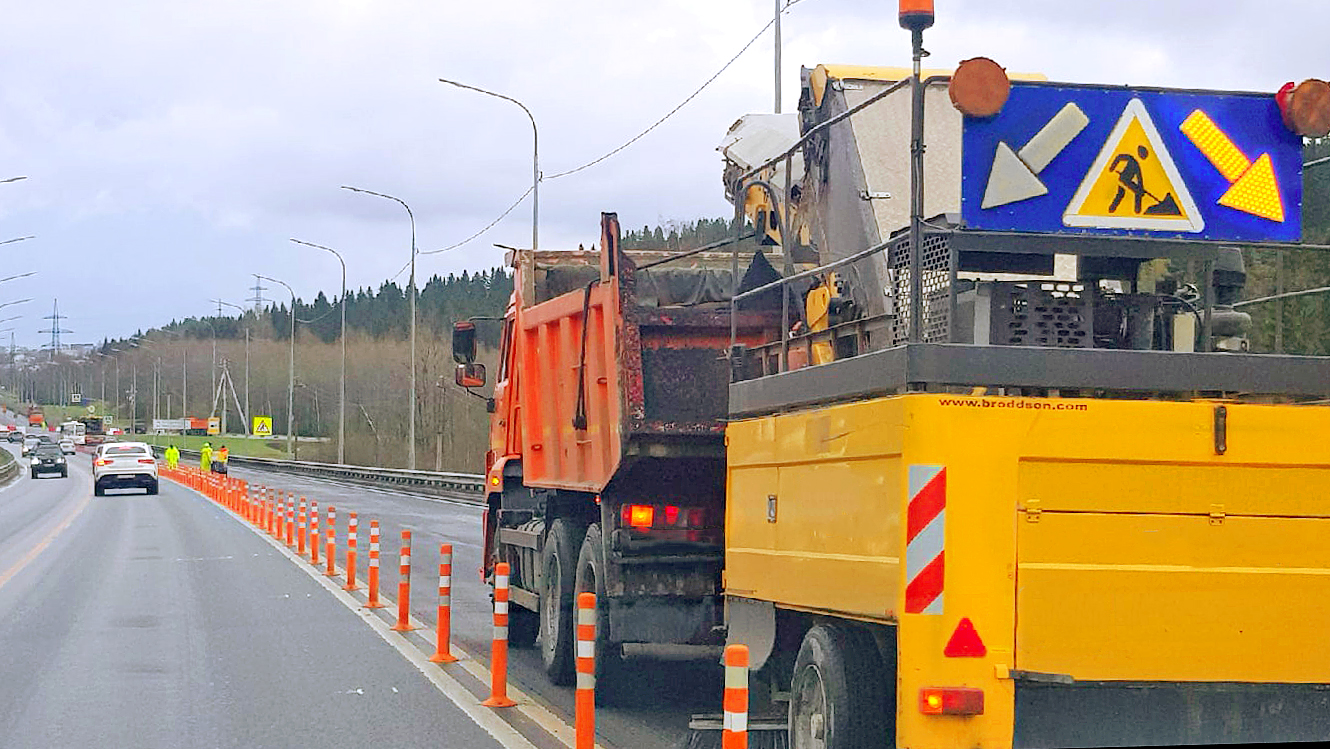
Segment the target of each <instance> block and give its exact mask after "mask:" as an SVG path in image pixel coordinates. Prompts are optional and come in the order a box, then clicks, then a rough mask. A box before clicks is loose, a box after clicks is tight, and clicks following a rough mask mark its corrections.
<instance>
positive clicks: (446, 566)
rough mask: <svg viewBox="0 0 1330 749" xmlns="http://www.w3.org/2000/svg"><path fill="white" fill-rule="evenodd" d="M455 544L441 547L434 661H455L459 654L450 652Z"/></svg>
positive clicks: (431, 659)
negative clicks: (437, 623) (437, 622)
mask: <svg viewBox="0 0 1330 749" xmlns="http://www.w3.org/2000/svg"><path fill="white" fill-rule="evenodd" d="M452 611H453V545H452V544H444V545H442V546H440V547H439V625H438V632H437V633H436V635H435V641H434V655H431V656H430V657H429V659H430V661H432V662H434V663H454V662H456V661H457V656H455V655H453V654H452V653H451V652H449V649H450V648H449V642H448V641H449V640H450V639H452V629H453V615H452Z"/></svg>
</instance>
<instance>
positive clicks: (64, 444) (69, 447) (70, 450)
mask: <svg viewBox="0 0 1330 749" xmlns="http://www.w3.org/2000/svg"><path fill="white" fill-rule="evenodd" d="M60 452H62V453H64V454H65V455H73V454H74V440H71V439H68V438H65V439H62V440H60Z"/></svg>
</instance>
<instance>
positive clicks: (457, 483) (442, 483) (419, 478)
mask: <svg viewBox="0 0 1330 749" xmlns="http://www.w3.org/2000/svg"><path fill="white" fill-rule="evenodd" d="M164 451H165V448H163V447H160V446H156V445H154V446H153V452H154V453H156V454H157V455H158V456H160V455H161V454H162V453H163V452H164ZM180 454H181V455H182V456H186V457H190V458H194V459H197V458H198V457H199V453H198V451H197V450H181V451H180ZM227 463H229V464H230V465H235V466H245V467H247V468H258V469H261V470H264V471H272V472H274V473H290V474H294V475H298V476H313V477H316V478H327V479H337V480H339V481H349V482H353V483H362V484H372V485H376V486H392V487H394V488H399V489H402V490H405V491H409V492H412V493H417V494H437V495H448V496H450V497H454V498H456V495H458V494H462V495H468V496H464V497H461V498H462V499H466V500H468V501H474V502H477V503H480V502H483V501H484V495H483V492H484V489H485V477H484V476H483V475H482V474H478V473H448V472H441V471H411V470H406V469H403V468H372V467H368V466H349V465H338V464H336V463H314V462H311V461H305V460H279V459H274V458H250V457H243V456H239V455H232V456H230V457H229V458H227Z"/></svg>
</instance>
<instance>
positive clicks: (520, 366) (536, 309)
mask: <svg viewBox="0 0 1330 749" xmlns="http://www.w3.org/2000/svg"><path fill="white" fill-rule="evenodd" d="M603 224H605V225H604V226H603V227H602V243H601V250H599V251H597V250H594V249H593V250H590V251H585V250H578V251H565V252H519V253H518V255H517V256H516V257H515V258H514V263H513V264H514V266H515V268H516V281H517V290H518V300H519V309H518V310H517V314H516V324H515V330H514V331H513V333H512V334H513V335H514V336H517V337H520V339H521V340H520V341H518V342H517V343H516V347H515V348H516V350H517V351H518V352H519V357H520V359H519V360H518V362H517V364H516V372H517V374H518V376H517V377H516V378H515V379H516V380H517V382H516V398H517V409H518V411H517V412H518V419H519V420H520V445H517V446H515V447H516V449H517V452H520V453H521V455H522V461H523V476H524V481H525V483H526V484H527V485H528V486H533V487H544V488H554V489H568V490H577V491H587V492H599V491H601V490H602V489H604V488H605V486H606V485H607V484H608V483H609V482H610V480H611V479H612V478H614V476H615V474H616V471H617V470H618V469H619V467H620V464H621V463H622V461H623V460H624V458H625V457H633V456H649V457H653V458H671V457H698V456H702V457H708V458H713V459H715V460H717V461H719V460H721V459H723V457H724V445H723V439H724V420H725V418H726V416H727V402H728V400H727V387H728V383H729V364H728V360H727V359H726V358H725V356H726V351H727V349H728V347H729V344H730V315H729V309H728V298H729V295H730V293H731V290H732V287H733V274H732V272H731V269H730V265H731V256H730V255H728V254H721V253H706V254H702V255H696V256H694V257H691V258H687V259H685V260H681V261H678V262H672V263H670V264H669V265H667V266H664V267H657V268H651V269H649V270H638V269H637V265H638V264H642V265H646V264H647V263H650V262H653V261H655V260H660V259H663V258H665V257H668V253H664V252H640V253H638V252H635V253H627V252H624V251H623V250H621V249H620V247H619V241H618V224H617V219H616V218H614V217H613V214H606V217H605V219H604V221H603ZM747 264H748V258H745V259H744V265H743V267H747ZM772 324H774V318H771V317H770V316H763V315H761V314H759V313H750V314H745V315H741V317H740V323H739V325H740V329H741V340H745V341H748V340H758V339H760V338H761V337H763V336H767V335H770V334H771V333H770V331H769V330H766V328H770V327H771V326H772ZM764 326H765V327H764Z"/></svg>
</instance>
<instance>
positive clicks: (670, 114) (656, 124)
mask: <svg viewBox="0 0 1330 749" xmlns="http://www.w3.org/2000/svg"><path fill="white" fill-rule="evenodd" d="M801 2H803V0H791V1H790V2H787V3H786V4H785V7H784V8H782V9H781V12H782V13H786V12H788V11H789V9H790V7H791V6H794V5H797V4H798V3H801ZM775 23H776V19H775V18H774V17H773V18H772V19H771V20H770V21H767V23H766V25H765V26H763V27H762V28H761V29H759V30H758V32H757V33H756V34H754V35H753V38H752V39H749V40H748V43H747V44H745V45H744V46H743V47H742V48H741V49H740V50H739V51H738V52H736V53H735V55H734V57H731V58H730V60H729V62H727V63H725V64H724V65H722V66H721V68H720V70H717V71H716V73H715V74H714V75H712V76H711V77H710V78H708V79H707V80H706V82H705V83H703V84H702V85H701V86H698V87H697V90H696V91H694V92H693V93H691V94H689V95H688V97H687V98H686V99H684V100H683V101H681V102H679V104H678V106H676V107H675V108H674V109H671V110H670V111H668V112H666V113H665V116H664V117H661V118H660V119H658V120H656V121H655V122H653V123H651V126H650V127H648V128H647V129H646V130H643V131H642V132H640V133H638V134H637V135H634V136H633V137H632V138H630V139H629V140H628V142H626V143H624V144H623V145H621V146H619V147H618V148H616V149H614V150H612V151H610V152H609V153H607V154H605V155H604V156H601V157H599V158H596V159H592V160H591V161H588V162H587V163H585V164H583V165H581V166H579V167H576V168H573V169H569V170H567V171H564V172H557V173H555V174H551V175H549V176H548V177H544V176H542V178H541V180H542V181H544V180H546V179H558V178H560V177H567V176H568V175H570V174H577V173H578V172H580V171H582V170H583V169H589V168H591V167H593V166H595V165H596V164H599V163H600V162H602V161H604V160H606V159H608V158H610V157H611V156H614V155H615V154H617V153H619V152H620V151H622V150H624V149H625V148H628V147H629V146H631V145H633V144H634V143H636V142H638V141H639V140H641V139H643V138H645V137H646V136H647V134H648V133H650V132H651V131H652V130H655V129H656V128H658V127H660V126H661V125H662V124H664V123H665V121H666V120H668V119H669V118H671V117H673V116H674V114H675V113H676V112H678V111H679V110H680V109H683V108H684V107H685V106H687V105H688V102H690V101H692V100H693V99H696V98H697V96H698V94H701V93H702V92H703V91H705V90H706V88H707V86H710V85H711V84H712V83H714V82H715V80H716V79H717V78H719V77H720V76H721V74H722V73H724V72H725V71H726V70H729V69H730V66H731V65H733V64H734V63H735V62H736V61H737V60H738V59H739V58H740V57H742V56H743V53H745V52H747V51H748V48H749V47H751V46H753V45H754V44H756V43H757V40H758V39H761V38H762V35H763V34H765V33H767V29H769V28H771V27H772V26H773V25H774V24H775Z"/></svg>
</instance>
